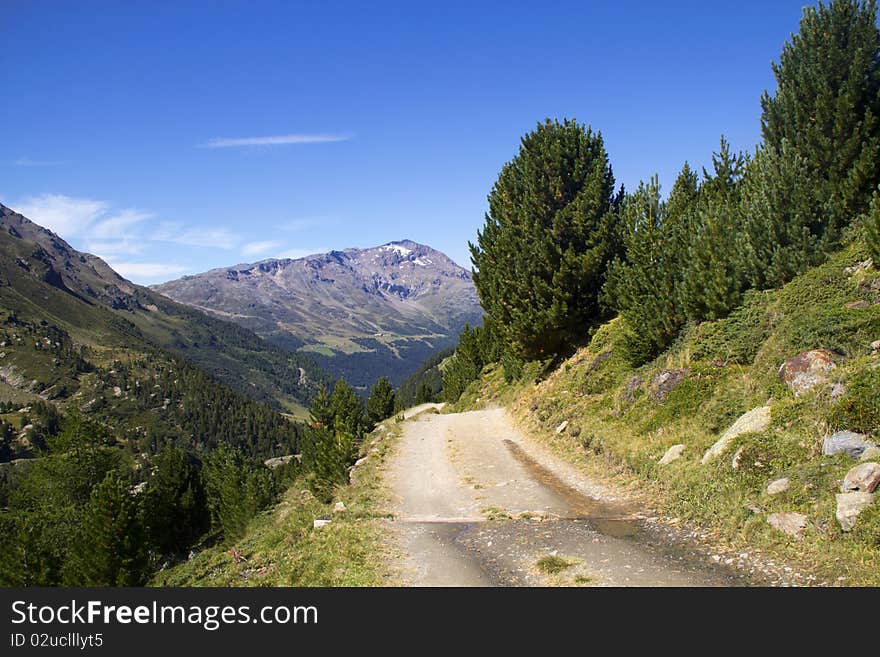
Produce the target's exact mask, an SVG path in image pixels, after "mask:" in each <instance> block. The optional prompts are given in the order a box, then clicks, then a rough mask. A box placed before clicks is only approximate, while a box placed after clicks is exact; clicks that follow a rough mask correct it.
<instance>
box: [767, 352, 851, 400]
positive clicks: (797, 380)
mask: <svg viewBox="0 0 880 657" xmlns="http://www.w3.org/2000/svg"><path fill="white" fill-rule="evenodd" d="M836 367H837V365H836V364H835V363H834V360H833V359H832V357H831V352H829V351H827V350H825V349H813V350H811V351H804V352H801V353H799V354H798V355H796V356H793V357H792V358H789V359H788V360H787V361H785V362H784V363H783V364H782V365H781V366H780V367H779V378H781V379H782V381H783V382H784V383H785V385H787V386H788V387H789V389H790V390H791V391H792V392H793V393H794V396H795V397H800V396H801V395H803V394H804V393H806V392H807V391H809V390H812V389H813V388H815V387H816V386H817V385H819V384H822V383H826V382H827V381H828V375H829V373H830V372H831V371H832V370H834V369H835V368H836Z"/></svg>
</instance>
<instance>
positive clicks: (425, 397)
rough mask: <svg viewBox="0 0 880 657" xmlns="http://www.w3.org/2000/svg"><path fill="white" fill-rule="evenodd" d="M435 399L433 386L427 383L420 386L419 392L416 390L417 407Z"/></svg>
mask: <svg viewBox="0 0 880 657" xmlns="http://www.w3.org/2000/svg"><path fill="white" fill-rule="evenodd" d="M433 399H434V393H433V392H432V391H431V386H429V385H428V384H427V383H423V384H421V385H420V386H419V388H418V390H416V405H417V406H418V405H419V404H427V403H429V402H431V401H433Z"/></svg>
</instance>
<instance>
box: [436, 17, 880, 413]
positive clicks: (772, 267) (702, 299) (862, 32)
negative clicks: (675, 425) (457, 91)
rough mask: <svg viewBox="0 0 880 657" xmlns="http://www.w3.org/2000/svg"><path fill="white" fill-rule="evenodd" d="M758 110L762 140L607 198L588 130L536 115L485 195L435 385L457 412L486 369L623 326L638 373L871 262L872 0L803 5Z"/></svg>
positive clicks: (878, 177)
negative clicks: (476, 323)
mask: <svg viewBox="0 0 880 657" xmlns="http://www.w3.org/2000/svg"><path fill="white" fill-rule="evenodd" d="M773 73H774V76H775V80H776V90H775V93H773V94H770V93H769V92H765V93H764V94H763V95H762V97H761V99H760V102H761V108H762V114H761V131H762V142H761V143H760V144H759V145H758V146H757V147H756V148H755V149H754V152H751V153H742V152H735V151H734V150H732V149H731V147H730V144H729V143H728V142H727V141H726V140H725V139H724V137H723V136H722V137H721V140H720V145H719V148H718V150H717V151H716V152H715V153H713V155H712V164H711V166H710V167H709V168H708V169H706V168H704V169H703V170H702V171H700V172H698V171H696V170H694V169H693V168H692V167H691V166H690V165H689V164H688V163H684V164H683V166H682V168H681V171H680V173H679V174H678V176H677V178H676V180H675V182H674V184H673V186H672V188H671V190H670V192H669V194H668V195H667V196H666V197H665V198H664V197H663V196H662V195H661V192H660V186H659V184H658V181H657V178H656V177H653V178H651V179H650V180H648V181H646V182H642V183H641V184H640V185H639V186H638V188H637V189H635V190H633V191H626V190H624V189H623V187H620V188H616V186H615V180H614V176H613V172H612V167H611V162H610V158H609V156H608V153H607V151H606V149H605V144H604V140H603V138H602V135H601V133H600V132H597V131H594V130H593V129H592V128H591V127H590V126H585V125H583V124H580V123H578V122H577V121H575V120H569V119H564V120H562V121H558V120H551V119H547V120H545V121H544V122H543V123H540V124H538V126H537V127H536V129H535V130H533V131H532V132H529V133H528V134H526V135H525V136H524V137H523V138H522V139H521V143H520V148H519V151H518V153H517V154H516V156H515V157H514V158H513V159H512V160H511V161H510V162H508V163H507V164H505V165H504V166H503V167H502V169H501V172H500V174H499V176H498V179H497V181H496V182H495V184H494V186H493V188H492V190H491V192H490V194H489V197H488V205H489V210H488V213H487V214H486V216H485V222H484V225H483V227H482V229H481V230H480V231H479V232H478V235H477V240H476V243H471V244H470V249H471V258H472V261H473V265H474V270H475V271H474V283H475V285H476V288H477V292H478V294H479V297H480V301H481V303H482V305H483V308H484V309H485V311H486V321H485V324H484V326H483V327H477V328H471V327H467V328H466V329H465V331H464V332H463V333H462V334H461V336H460V343H459V346H458V348H457V350H456V352H455V354H454V356H453V357H452V359H451V360H450V361H449V362H448V363H447V365H446V368H445V370H444V374H443V383H444V390H445V394H446V396H447V398H448V399H457V398H458V396H459V395H460V393H461V392H462V391H463V390H464V388H465V387H466V386H467V385H468V383H469V382H470V381H473V380H474V379H476V378H477V377H478V376H479V372H480V369H481V368H482V366H483V365H484V364H486V363H489V362H494V361H498V360H502V361H506V362H507V363H508V365H509V367H505V371H506V372H510V373H511V374H515V373H516V372H517V364H521V363H522V361H525V360H555V359H558V358H560V357H564V356H565V355H567V354H569V353H571V352H572V351H573V350H574V349H576V348H577V347H578V346H581V345H583V344H584V343H585V342H586V341H587V340H588V337H589V335H590V331H591V329H593V328H595V327H596V326H598V325H599V324H600V323H601V322H603V321H605V320H607V319H609V318H610V317H612V316H614V315H615V314H616V315H619V316H621V317H622V318H623V320H624V322H625V324H626V326H627V333H628V334H627V338H626V344H625V348H626V352H627V356H628V358H629V360H630V361H631V362H632V363H633V364H634V365H640V364H642V363H645V362H648V361H650V360H651V359H653V358H654V357H656V356H657V355H658V354H660V353H661V352H662V351H663V350H665V349H666V348H667V347H668V346H669V345H670V344H671V343H672V342H673V341H674V340H675V339H676V337H677V336H678V335H679V334H680V332H681V331H682V329H683V328H684V327H685V326H686V325H687V324H688V323H692V322H700V321H704V320H713V319H718V318H721V317H725V316H726V315H728V314H729V313H730V312H731V311H732V310H733V309H735V308H736V307H738V306H739V305H740V304H741V303H742V300H743V295H744V294H745V293H746V292H747V291H748V290H763V289H768V288H775V287H779V286H782V285H784V284H785V283H787V282H788V281H790V280H791V279H792V278H793V277H795V276H797V275H798V274H800V273H802V272H804V271H805V270H806V269H807V268H809V267H811V266H813V265H816V264H818V263H820V262H821V261H823V260H824V259H825V258H826V257H827V255H828V254H829V253H830V252H832V251H834V250H835V249H838V248H840V247H841V245H842V244H845V243H849V242H851V241H853V240H864V242H865V243H866V245H867V247H868V251H869V253H870V254H871V255H872V256H873V258H874V260H875V262H880V194H878V183H880V31H878V28H877V7H876V3H875V2H874V0H870V1H868V2H857V1H854V0H835V1H834V2H831V3H830V4H828V5H824V4H821V3H820V4H819V5H818V6H817V7H809V8H806V9H805V10H804V12H803V16H802V18H801V21H800V26H799V31H798V33H797V34H795V35H793V36H792V37H791V39H790V40H789V41H788V42H787V43H785V45H784V46H783V49H782V53H781V55H780V58H779V62H778V63H774V64H773Z"/></svg>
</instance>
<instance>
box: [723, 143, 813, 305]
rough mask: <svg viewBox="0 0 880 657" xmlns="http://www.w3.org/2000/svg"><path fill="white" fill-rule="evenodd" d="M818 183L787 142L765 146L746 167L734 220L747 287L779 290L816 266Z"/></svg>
mask: <svg viewBox="0 0 880 657" xmlns="http://www.w3.org/2000/svg"><path fill="white" fill-rule="evenodd" d="M818 190H819V181H818V180H817V178H816V176H815V173H814V172H813V171H812V170H811V169H810V168H809V167H808V166H807V162H806V161H805V160H804V158H803V157H802V156H801V155H800V154H799V153H798V152H797V151H795V149H794V148H793V147H791V146H790V145H789V144H788V141H786V140H784V139H783V141H782V148H781V150H777V149H776V148H775V147H773V146H771V145H768V146H765V147H764V148H763V149H761V150H760V151H759V152H758V154H757V155H756V156H755V158H754V159H753V160H752V161H751V162H750V163H749V166H748V168H747V170H746V173H745V175H744V177H743V181H742V194H741V199H740V216H741V217H742V221H743V228H744V230H745V232H746V234H747V238H748V245H747V246H748V248H747V249H746V255H745V265H746V272H747V275H748V282H749V285H750V286H751V287H755V288H758V289H765V288H769V287H778V286H781V285H783V284H785V283H787V282H788V281H790V280H791V279H792V278H794V277H795V276H796V275H798V274H800V273H802V272H803V271H804V270H805V269H806V268H807V267H809V266H811V265H815V264H817V263H818V262H819V261H820V260H821V259H822V257H823V254H824V252H825V251H827V249H828V248H829V246H830V245H828V244H827V243H826V242H825V240H823V234H824V233H825V220H826V217H827V216H828V214H829V213H827V212H823V209H824V208H823V203H822V202H821V200H820V199H819V198H818V197H817V192H818Z"/></svg>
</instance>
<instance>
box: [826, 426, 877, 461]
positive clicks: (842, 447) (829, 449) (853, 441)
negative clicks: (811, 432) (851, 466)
mask: <svg viewBox="0 0 880 657" xmlns="http://www.w3.org/2000/svg"><path fill="white" fill-rule="evenodd" d="M869 447H876V445H874V443H872V442H870V441H868V440H865V436H863V435H862V434H860V433H856V432H855V431H838V432H837V433H834V434H832V435H831V436H829V437H828V438H826V439H825V440H824V441H822V453H823V454H825V456H834V455H835V454H844V453H845V454H848V455H849V456H851V457H852V458H854V459H857V458H859V457H860V456H861V455H862V453H863V452H864V451H865V450H866V449H868V448H869Z"/></svg>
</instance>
